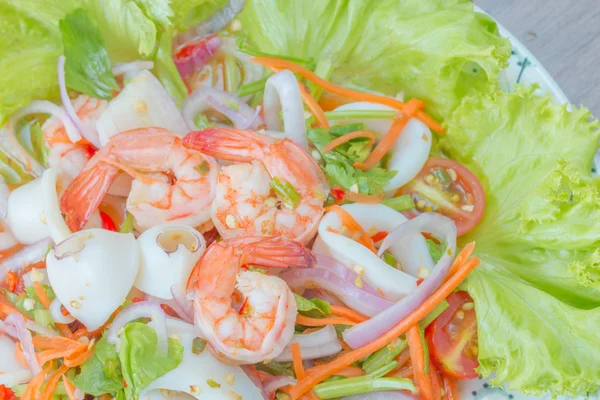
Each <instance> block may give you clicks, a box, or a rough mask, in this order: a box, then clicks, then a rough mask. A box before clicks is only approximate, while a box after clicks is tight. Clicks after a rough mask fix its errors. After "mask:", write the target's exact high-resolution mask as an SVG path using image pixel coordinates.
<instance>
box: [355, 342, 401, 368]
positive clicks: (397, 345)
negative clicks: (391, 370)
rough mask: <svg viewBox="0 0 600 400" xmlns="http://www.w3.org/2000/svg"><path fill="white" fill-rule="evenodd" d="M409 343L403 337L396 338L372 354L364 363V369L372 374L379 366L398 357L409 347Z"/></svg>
mask: <svg viewBox="0 0 600 400" xmlns="http://www.w3.org/2000/svg"><path fill="white" fill-rule="evenodd" d="M407 345H408V344H407V343H406V341H405V340H402V339H395V340H393V341H392V343H390V344H389V345H387V346H385V347H383V348H381V349H379V350H377V351H376V352H375V353H373V354H371V355H370V356H369V358H367V359H366V360H365V362H364V363H363V364H362V369H363V370H364V371H365V372H366V373H367V374H371V373H373V372H374V371H376V370H378V369H379V368H381V367H383V366H385V365H387V364H389V363H391V362H392V361H393V360H394V358H396V357H398V355H399V354H400V353H402V351H403V350H404V349H406V347H407Z"/></svg>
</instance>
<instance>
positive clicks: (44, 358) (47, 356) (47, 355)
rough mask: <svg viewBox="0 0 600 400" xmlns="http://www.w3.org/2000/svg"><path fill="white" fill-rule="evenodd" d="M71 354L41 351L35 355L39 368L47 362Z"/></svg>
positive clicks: (69, 352) (59, 351)
mask: <svg viewBox="0 0 600 400" xmlns="http://www.w3.org/2000/svg"><path fill="white" fill-rule="evenodd" d="M72 353H73V350H71V349H66V350H43V351H40V352H38V353H37V360H38V363H39V364H40V365H41V366H44V364H46V363H47V362H48V361H52V360H57V359H59V358H63V357H67V356H69V355H71V354H72Z"/></svg>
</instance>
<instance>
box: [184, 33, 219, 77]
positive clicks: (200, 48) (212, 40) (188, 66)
mask: <svg viewBox="0 0 600 400" xmlns="http://www.w3.org/2000/svg"><path fill="white" fill-rule="evenodd" d="M222 44H223V41H222V40H221V38H219V36H217V35H214V36H211V37H208V38H206V39H202V40H199V41H197V42H194V43H186V44H185V45H184V46H182V47H180V48H179V49H177V51H176V52H175V55H174V56H173V61H175V65H176V66H177V70H178V71H179V75H181V76H182V77H183V78H187V77H188V76H190V75H192V74H193V73H194V72H195V71H196V70H198V69H200V68H201V67H203V66H204V65H205V64H206V63H207V61H208V60H210V59H211V57H212V56H213V55H214V54H215V53H216V52H217V50H219V48H220V47H221V45H222Z"/></svg>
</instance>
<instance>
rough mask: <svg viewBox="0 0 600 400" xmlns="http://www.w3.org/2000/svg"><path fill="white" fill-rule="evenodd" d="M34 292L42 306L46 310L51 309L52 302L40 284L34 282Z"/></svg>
mask: <svg viewBox="0 0 600 400" xmlns="http://www.w3.org/2000/svg"><path fill="white" fill-rule="evenodd" d="M33 290H34V291H35V295H36V296H37V297H38V299H39V300H40V303H42V306H44V308H45V309H48V308H50V303H51V301H50V299H49V298H48V296H47V295H46V291H45V290H44V288H43V287H42V285H41V284H40V283H39V282H33Z"/></svg>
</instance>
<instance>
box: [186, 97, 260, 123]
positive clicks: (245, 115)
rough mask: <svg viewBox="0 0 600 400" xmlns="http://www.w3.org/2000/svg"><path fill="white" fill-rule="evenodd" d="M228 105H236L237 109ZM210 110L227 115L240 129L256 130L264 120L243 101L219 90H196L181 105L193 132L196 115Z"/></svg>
mask: <svg viewBox="0 0 600 400" xmlns="http://www.w3.org/2000/svg"><path fill="white" fill-rule="evenodd" d="M228 104H232V105H233V104H235V106H234V107H235V108H236V109H234V108H233V107H231V106H229V105H228ZM210 109H215V110H217V111H218V112H220V113H221V114H223V115H225V116H226V117H227V118H229V119H230V120H231V122H233V125H234V126H235V127H236V128H238V129H250V128H252V129H256V128H258V127H259V126H260V125H262V124H263V121H262V118H260V116H259V117H258V118H257V116H256V111H255V110H254V109H253V108H252V107H250V106H249V105H248V104H246V103H244V101H243V100H242V99H240V98H238V97H236V96H234V95H233V94H231V93H228V92H225V91H223V90H220V89H217V88H210V87H202V88H199V89H196V90H194V92H193V93H192V94H191V95H189V97H188V98H187V99H185V100H184V101H183V104H182V105H181V112H182V114H183V118H184V120H185V122H186V123H187V124H188V126H189V128H190V129H191V130H195V129H196V124H195V123H194V119H195V118H196V115H198V114H199V113H201V112H205V111H207V110H210Z"/></svg>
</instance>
